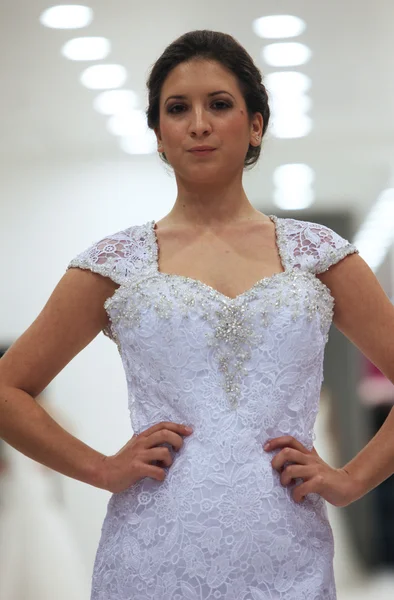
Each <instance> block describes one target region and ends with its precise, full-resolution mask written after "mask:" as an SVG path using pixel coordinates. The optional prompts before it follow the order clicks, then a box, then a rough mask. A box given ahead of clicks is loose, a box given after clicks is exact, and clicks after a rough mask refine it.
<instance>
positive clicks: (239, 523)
mask: <svg viewBox="0 0 394 600" xmlns="http://www.w3.org/2000/svg"><path fill="white" fill-rule="evenodd" d="M270 218H271V219H272V221H273V222H274V224H275V227H276V241H277V247H278V251H279V254H280V257H281V262H282V266H283V269H284V270H283V271H282V272H280V273H278V274H274V275H272V276H271V277H267V278H264V279H262V280H260V281H258V282H256V284H255V285H253V286H252V287H251V288H250V289H249V290H246V291H245V292H244V293H242V294H240V295H238V296H237V297H236V298H229V297H227V296H225V295H223V294H221V293H220V292H218V291H217V290H215V289H213V288H212V287H210V286H209V285H206V284H204V283H202V282H200V281H198V280H195V279H191V278H188V277H184V276H180V275H173V274H164V273H161V272H159V269H158V245H157V239H156V233H155V229H154V224H155V222H154V221H149V222H147V223H145V224H143V225H137V226H132V227H130V228H129V229H126V230H124V231H121V232H118V233H116V234H113V235H111V236H108V237H107V238H105V239H103V240H101V241H99V242H97V243H95V244H93V245H92V246H91V247H90V248H88V249H87V250H85V251H84V252H82V253H81V254H80V255H79V256H77V257H76V258H75V259H74V260H73V261H72V262H71V263H70V265H69V267H79V268H82V269H90V270H92V271H95V272H97V273H100V274H101V275H103V276H106V277H110V278H111V279H112V280H113V281H115V282H116V283H118V284H119V288H118V289H117V290H116V291H115V293H114V294H113V296H111V297H110V298H108V299H107V300H106V302H105V308H106V310H107V313H108V315H109V325H108V327H106V329H105V331H104V333H105V334H106V335H107V336H109V337H110V338H111V339H112V340H114V341H115V342H116V344H117V346H118V349H119V352H120V355H121V358H122V361H123V365H124V370H125V375H126V379H127V384H128V397H129V408H130V415H131V423H132V428H133V430H134V432H135V433H140V432H141V431H143V430H144V429H146V428H148V427H150V426H151V425H153V424H155V423H157V422H160V421H174V422H177V423H189V424H191V425H192V427H193V430H194V431H193V434H192V435H191V436H190V437H188V438H187V439H185V442H184V446H183V447H182V449H181V451H180V452H179V453H178V454H177V456H176V458H175V462H174V464H173V465H172V466H171V467H170V468H169V470H168V475H167V478H166V480H165V481H164V482H163V483H162V484H160V485H159V484H158V482H155V481H152V480H149V478H146V479H143V480H141V482H139V483H138V484H136V485H135V486H134V487H133V488H131V489H130V490H127V491H126V492H125V493H122V494H120V495H118V496H114V497H113V498H112V500H111V503H110V506H109V512H108V515H107V520H106V524H105V527H104V529H103V537H102V541H101V546H100V550H99V553H98V558H97V561H96V567H95V588H94V589H95V592H94V596H93V598H94V599H95V600H96V599H97V600H104V598H105V600H109V598H111V600H112V598H114V599H115V598H116V599H122V600H125V599H126V598H127V599H129V598H130V597H131V595H130V594H131V592H132V591H133V593H134V591H135V590H137V592H138V594H139V595H138V594H137V595H138V598H141V599H144V600H145V599H146V600H156V599H157V598H159V597H160V598H161V599H162V598H174V599H175V598H176V599H177V600H181V599H183V598H193V599H194V600H205V599H206V598H208V597H209V598H211V597H212V598H218V599H219V598H226V599H230V600H239V599H240V598H252V597H253V598H259V599H260V598H262V599H263V598H272V599H273V598H278V599H280V600H295V599H296V600H301V598H302V599H303V600H305V598H314V599H317V600H323V599H324V600H334V598H335V591H334V587H333V585H334V584H333V581H332V580H331V579H330V578H331V576H332V570H331V567H330V560H331V558H332V536H331V533H330V529H329V526H328V524H327V520H326V515H325V509H324V504H323V503H322V502H320V500H321V499H320V500H319V499H317V500H316V499H315V500H311V502H310V503H308V502H306V503H305V505H304V506H303V507H300V508H298V507H295V506H294V505H293V504H292V503H291V502H290V501H289V496H288V491H287V490H285V489H283V488H282V486H281V485H280V483H279V481H278V478H277V477H276V475H275V474H274V473H273V469H272V467H271V464H270V460H269V457H268V456H267V455H266V454H265V453H264V452H263V450H262V447H261V445H262V444H263V443H264V442H265V441H266V440H267V439H269V438H271V437H277V436H280V435H287V434H290V435H293V436H294V437H296V438H297V439H298V440H299V441H301V443H303V444H304V445H305V446H306V447H308V448H312V445H313V437H314V436H313V428H314V422H315V417H316V413H317V410H318V404H319V397H320V389H321V383H322V379H323V358H324V349H325V345H326V342H327V338H328V332H329V329H330V325H331V322H332V317H333V309H334V298H333V297H332V295H331V293H330V291H329V289H328V288H327V287H326V286H325V285H324V284H323V283H322V282H321V281H320V279H319V278H318V277H316V275H317V274H319V273H322V272H323V271H325V270H327V269H328V268H329V267H330V266H331V265H333V264H335V263H336V262H338V261H339V260H341V259H342V258H344V257H345V256H346V255H347V254H351V253H354V252H357V249H356V248H355V247H354V246H353V245H352V244H350V243H349V242H348V241H347V240H345V239H344V238H342V237H340V236H339V235H338V234H336V233H335V232H334V231H332V230H331V229H329V228H327V227H324V226H323V225H319V224H316V223H309V222H305V221H300V220H295V219H281V218H278V217H275V216H271V217H270ZM116 548H119V552H120V554H119V556H118V554H116ZM116 556H117V557H118V558H117V559H116V560H117V563H116V564H118V565H123V564H124V565H125V566H124V570H122V569H123V567H120V566H119V567H118V569H119V570H115V571H114V570H113V569H112V566H111V565H112V564H113V561H115V558H114V557H116ZM167 558H168V562H166V561H167ZM177 561H179V562H177ZM155 590H156V591H155ZM175 590H179V591H178V592H177V593H175ZM223 590H225V591H223ZM261 590H264V594H263V593H262V591H261ZM170 592H171V593H170ZM111 593H112V594H113V595H111ZM173 593H174V595H172V594H173ZM155 594H156V595H155ZM270 594H271V595H270ZM308 594H309V595H308ZM137 595H136V596H135V597H137ZM133 597H134V596H133Z"/></svg>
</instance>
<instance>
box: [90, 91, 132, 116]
mask: <svg viewBox="0 0 394 600" xmlns="http://www.w3.org/2000/svg"><path fill="white" fill-rule="evenodd" d="M93 106H94V108H95V110H97V112H99V113H101V114H102V115H115V114H119V113H126V112H130V111H131V110H134V109H136V108H137V106H138V96H137V94H136V93H135V92H133V91H132V90H109V91H107V92H101V94H99V95H98V96H97V97H96V98H95V99H94V102H93Z"/></svg>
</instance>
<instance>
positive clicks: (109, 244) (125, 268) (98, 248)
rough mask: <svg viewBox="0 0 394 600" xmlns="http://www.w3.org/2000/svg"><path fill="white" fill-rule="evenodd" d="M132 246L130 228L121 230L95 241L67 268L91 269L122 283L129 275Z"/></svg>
mask: <svg viewBox="0 0 394 600" xmlns="http://www.w3.org/2000/svg"><path fill="white" fill-rule="evenodd" d="M132 246H133V240H132V239H131V236H130V230H125V231H120V232H118V233H115V234H112V235H110V236H108V237H106V238H104V239H102V240H100V241H98V242H95V243H93V244H92V245H91V246H90V247H89V248H87V249H86V250H84V251H83V252H81V253H80V254H78V255H77V256H76V257H75V258H73V259H72V260H71V262H70V263H69V264H68V266H67V270H68V269H71V268H79V269H89V270H90V271H93V272H94V273H99V274H100V275H103V276H104V277H109V278H110V279H112V281H114V282H115V283H118V284H119V285H122V284H123V283H125V281H126V280H127V277H128V275H129V271H130V261H129V260H128V259H129V257H130V255H131V250H132Z"/></svg>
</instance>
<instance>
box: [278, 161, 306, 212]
mask: <svg viewBox="0 0 394 600" xmlns="http://www.w3.org/2000/svg"><path fill="white" fill-rule="evenodd" d="M273 180H274V183H275V186H276V189H275V191H274V202H275V204H276V206H278V207H279V208H281V209H283V210H300V209H305V208H308V206H311V204H313V202H314V200H315V194H314V191H313V189H312V184H313V182H314V180H315V172H314V171H313V169H311V167H310V166H309V165H306V164H303V163H291V164H287V165H281V166H280V167H278V168H277V169H275V171H274V175H273Z"/></svg>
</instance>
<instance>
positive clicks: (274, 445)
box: [264, 435, 309, 454]
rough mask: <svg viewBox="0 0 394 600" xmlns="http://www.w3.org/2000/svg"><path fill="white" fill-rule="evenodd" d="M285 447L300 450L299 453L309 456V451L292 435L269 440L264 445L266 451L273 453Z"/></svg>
mask: <svg viewBox="0 0 394 600" xmlns="http://www.w3.org/2000/svg"><path fill="white" fill-rule="evenodd" d="M285 447H288V448H293V449H294V450H298V451H299V452H305V453H308V454H309V450H308V449H307V448H305V446H303V445H302V444H301V442H299V441H298V440H296V438H294V437H293V436H291V435H282V436H281V437H277V438H274V439H272V440H269V441H268V442H267V443H266V444H265V445H264V450H266V451H268V452H272V450H277V449H278V448H285Z"/></svg>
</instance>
